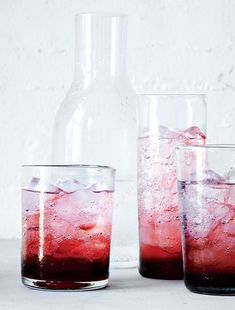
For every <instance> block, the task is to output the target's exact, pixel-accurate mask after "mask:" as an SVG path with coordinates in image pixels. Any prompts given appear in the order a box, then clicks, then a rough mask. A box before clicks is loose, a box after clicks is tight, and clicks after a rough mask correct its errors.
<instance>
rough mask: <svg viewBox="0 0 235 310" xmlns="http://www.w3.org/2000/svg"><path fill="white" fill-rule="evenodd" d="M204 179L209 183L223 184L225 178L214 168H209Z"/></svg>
mask: <svg viewBox="0 0 235 310" xmlns="http://www.w3.org/2000/svg"><path fill="white" fill-rule="evenodd" d="M204 181H205V182H206V183H208V184H215V185H216V184H222V183H224V182H225V179H224V178H223V177H221V176H220V175H219V174H218V173H216V172H214V171H213V170H207V171H205V172H204Z"/></svg>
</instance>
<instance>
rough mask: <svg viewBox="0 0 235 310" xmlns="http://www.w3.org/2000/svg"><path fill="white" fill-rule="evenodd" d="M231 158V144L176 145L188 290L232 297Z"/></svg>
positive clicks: (234, 221) (234, 212)
mask: <svg viewBox="0 0 235 310" xmlns="http://www.w3.org/2000/svg"><path fill="white" fill-rule="evenodd" d="M234 154H235V146H231V145H227V146H226V145H218V146H216V145H206V146H179V147H177V177H178V192H179V202H180V210H181V212H180V213H181V224H182V225H181V226H182V236H183V240H182V243H183V258H184V271H185V277H184V279H185V284H186V286H187V288H188V289H189V290H191V291H193V292H198V293H205V294H219V295H224V294H225V295H229V294H234V293H235V169H234ZM187 158H191V159H192V160H191V164H190V165H188V164H187V161H186V159H187Z"/></svg>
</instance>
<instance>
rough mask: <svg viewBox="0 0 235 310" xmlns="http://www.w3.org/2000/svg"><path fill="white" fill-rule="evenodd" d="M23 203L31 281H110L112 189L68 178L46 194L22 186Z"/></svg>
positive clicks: (68, 285)
mask: <svg viewBox="0 0 235 310" xmlns="http://www.w3.org/2000/svg"><path fill="white" fill-rule="evenodd" d="M33 182H34V183H35V179H34V180H33ZM36 182H40V180H36ZM22 205H23V240H22V277H23V282H24V283H25V284H26V285H27V284H28V283H30V284H29V285H31V283H32V282H33V283H34V285H35V286H36V287H41V288H51V289H81V288H86V287H90V286H91V285H92V283H95V282H96V283H98V284H99V286H105V285H106V284H107V279H108V270H109V254H110V238H111V220H112V205H113V192H112V191H108V190H102V188H100V189H99V188H96V186H91V187H90V188H84V187H82V186H81V185H80V184H79V182H78V181H76V180H66V181H63V182H58V184H57V185H56V186H52V185H51V186H49V187H48V189H47V190H45V191H44V192H42V191H37V190H30V189H23V190H22Z"/></svg>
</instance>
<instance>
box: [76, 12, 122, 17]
mask: <svg viewBox="0 0 235 310" xmlns="http://www.w3.org/2000/svg"><path fill="white" fill-rule="evenodd" d="M82 16H91V17H92V16H94V17H107V18H127V17H128V14H126V13H121V12H120V13H119V12H96V11H94V12H80V13H77V14H75V18H79V17H82Z"/></svg>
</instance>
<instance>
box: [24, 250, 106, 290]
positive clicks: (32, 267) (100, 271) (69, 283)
mask: <svg viewBox="0 0 235 310" xmlns="http://www.w3.org/2000/svg"><path fill="white" fill-rule="evenodd" d="M108 270H109V260H108V259H106V260H94V261H92V262H90V261H85V260H79V259H76V258H64V259H63V258H62V259H57V258H54V257H49V256H45V257H44V258H43V260H42V262H39V260H38V256H34V257H31V258H27V259H25V260H23V261H22V276H23V277H25V278H29V279H36V281H35V283H34V284H35V285H36V286H37V287H40V286H41V287H42V288H51V289H63V290H64V289H79V288H84V287H86V283H79V282H87V283H88V285H87V286H89V282H93V281H101V280H106V279H108V275H109V271H108ZM40 280H41V281H43V282H40Z"/></svg>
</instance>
